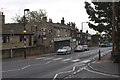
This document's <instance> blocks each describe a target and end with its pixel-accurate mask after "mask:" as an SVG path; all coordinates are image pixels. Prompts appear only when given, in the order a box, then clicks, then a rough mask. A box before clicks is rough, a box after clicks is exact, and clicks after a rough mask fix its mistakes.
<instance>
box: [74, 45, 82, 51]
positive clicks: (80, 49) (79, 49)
mask: <svg viewBox="0 0 120 80" xmlns="http://www.w3.org/2000/svg"><path fill="white" fill-rule="evenodd" d="M77 51H84V47H83V46H82V45H78V46H77V47H76V48H75V52H77Z"/></svg>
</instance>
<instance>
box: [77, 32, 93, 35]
mask: <svg viewBox="0 0 120 80" xmlns="http://www.w3.org/2000/svg"><path fill="white" fill-rule="evenodd" d="M77 34H83V35H88V36H91V34H89V33H85V32H82V33H81V32H77Z"/></svg>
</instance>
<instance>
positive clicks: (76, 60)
mask: <svg viewBox="0 0 120 80" xmlns="http://www.w3.org/2000/svg"><path fill="white" fill-rule="evenodd" d="M78 61H80V59H75V60H72V61H71V62H78Z"/></svg>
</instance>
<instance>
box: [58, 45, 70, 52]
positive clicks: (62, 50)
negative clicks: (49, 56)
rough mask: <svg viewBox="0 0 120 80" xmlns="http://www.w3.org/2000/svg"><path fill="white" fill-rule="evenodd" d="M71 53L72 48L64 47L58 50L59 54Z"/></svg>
mask: <svg viewBox="0 0 120 80" xmlns="http://www.w3.org/2000/svg"><path fill="white" fill-rule="evenodd" d="M70 53H71V47H69V46H64V47H62V48H60V49H58V50H57V54H70Z"/></svg>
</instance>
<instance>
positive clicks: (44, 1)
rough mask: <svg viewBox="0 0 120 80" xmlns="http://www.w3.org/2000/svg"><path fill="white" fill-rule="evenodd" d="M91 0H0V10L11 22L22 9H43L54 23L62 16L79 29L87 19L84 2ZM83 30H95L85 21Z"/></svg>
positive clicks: (8, 21) (66, 21) (21, 12)
mask: <svg viewBox="0 0 120 80" xmlns="http://www.w3.org/2000/svg"><path fill="white" fill-rule="evenodd" d="M85 1H88V2H91V0H1V1H0V11H3V12H4V14H5V20H6V23H11V22H13V20H12V19H11V18H13V17H14V16H15V15H16V14H20V15H23V12H24V9H30V11H35V10H39V9H45V10H46V11H47V16H48V19H49V18H51V19H52V20H53V22H54V23H56V22H61V19H62V17H64V19H65V23H68V22H75V23H76V26H77V27H78V29H81V23H82V22H86V21H89V19H88V15H87V13H86V10H85V8H84V6H85V4H84V2H85ZM83 27H84V28H83V32H85V31H86V30H88V32H89V33H91V34H95V33H96V32H95V31H94V30H92V29H89V27H88V26H87V23H84V24H83Z"/></svg>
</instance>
